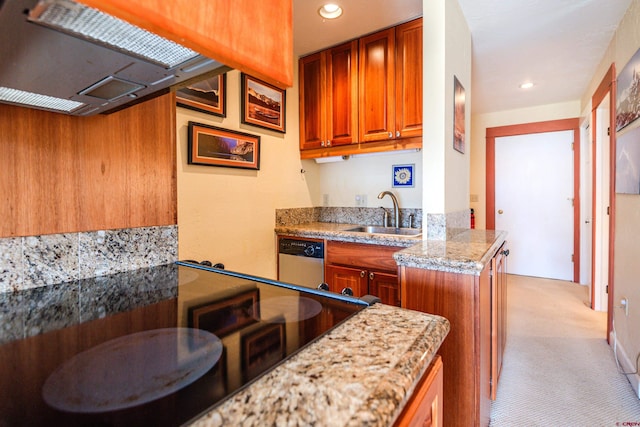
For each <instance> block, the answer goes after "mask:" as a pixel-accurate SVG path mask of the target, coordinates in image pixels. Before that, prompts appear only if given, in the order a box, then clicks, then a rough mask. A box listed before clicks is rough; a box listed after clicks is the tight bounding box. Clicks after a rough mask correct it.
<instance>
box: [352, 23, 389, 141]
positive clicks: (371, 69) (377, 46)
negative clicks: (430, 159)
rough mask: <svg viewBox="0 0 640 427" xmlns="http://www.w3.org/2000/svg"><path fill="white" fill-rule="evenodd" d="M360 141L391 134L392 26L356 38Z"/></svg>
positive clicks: (387, 137) (373, 139)
mask: <svg viewBox="0 0 640 427" xmlns="http://www.w3.org/2000/svg"><path fill="white" fill-rule="evenodd" d="M359 51H360V55H359V60H360V68H359V89H360V90H359V98H360V102H359V107H360V112H359V117H360V120H359V127H360V142H361V143H362V142H371V141H380V140H386V139H391V138H393V137H394V134H395V113H394V110H395V102H394V97H395V93H394V92H395V28H390V29H388V30H385V31H381V32H378V33H375V34H371V35H370V36H367V37H363V38H361V39H360V47H359Z"/></svg>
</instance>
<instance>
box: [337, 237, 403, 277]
mask: <svg viewBox="0 0 640 427" xmlns="http://www.w3.org/2000/svg"><path fill="white" fill-rule="evenodd" d="M401 249H404V248H402V247H396V246H380V245H366V244H362V243H348V242H334V241H328V242H327V245H326V259H325V262H326V263H327V264H340V265H348V266H353V267H359V268H367V269H374V270H376V271H389V272H394V273H396V272H397V271H398V265H397V264H396V261H395V260H394V259H393V254H394V253H395V252H398V251H399V250H401Z"/></svg>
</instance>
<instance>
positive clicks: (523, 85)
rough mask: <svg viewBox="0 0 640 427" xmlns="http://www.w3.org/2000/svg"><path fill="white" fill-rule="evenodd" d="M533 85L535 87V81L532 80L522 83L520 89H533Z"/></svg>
mask: <svg viewBox="0 0 640 427" xmlns="http://www.w3.org/2000/svg"><path fill="white" fill-rule="evenodd" d="M532 87H533V83H531V82H526V83H522V84H521V85H520V89H531V88H532Z"/></svg>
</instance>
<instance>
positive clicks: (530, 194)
mask: <svg viewBox="0 0 640 427" xmlns="http://www.w3.org/2000/svg"><path fill="white" fill-rule="evenodd" d="M572 143H573V131H571V130H568V131H560V132H546V133H536V134H529V135H517V136H508V137H500V138H496V140H495V206H496V213H495V215H496V218H495V227H496V230H505V231H507V232H508V233H509V234H508V236H507V240H508V241H509V249H510V254H509V273H512V274H519V275H524V276H535V277H546V278H551V279H560V280H573V260H572V255H573V149H572Z"/></svg>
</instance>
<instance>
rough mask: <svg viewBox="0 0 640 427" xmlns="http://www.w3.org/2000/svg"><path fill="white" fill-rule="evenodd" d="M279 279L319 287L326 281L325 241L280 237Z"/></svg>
mask: <svg viewBox="0 0 640 427" xmlns="http://www.w3.org/2000/svg"><path fill="white" fill-rule="evenodd" d="M278 280H280V281H281V282H287V283H292V284H294V285H300V286H305V287H308V288H317V287H318V285H319V284H320V283H322V282H324V242H323V241H317V240H308V239H292V238H280V239H279V240H278Z"/></svg>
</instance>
